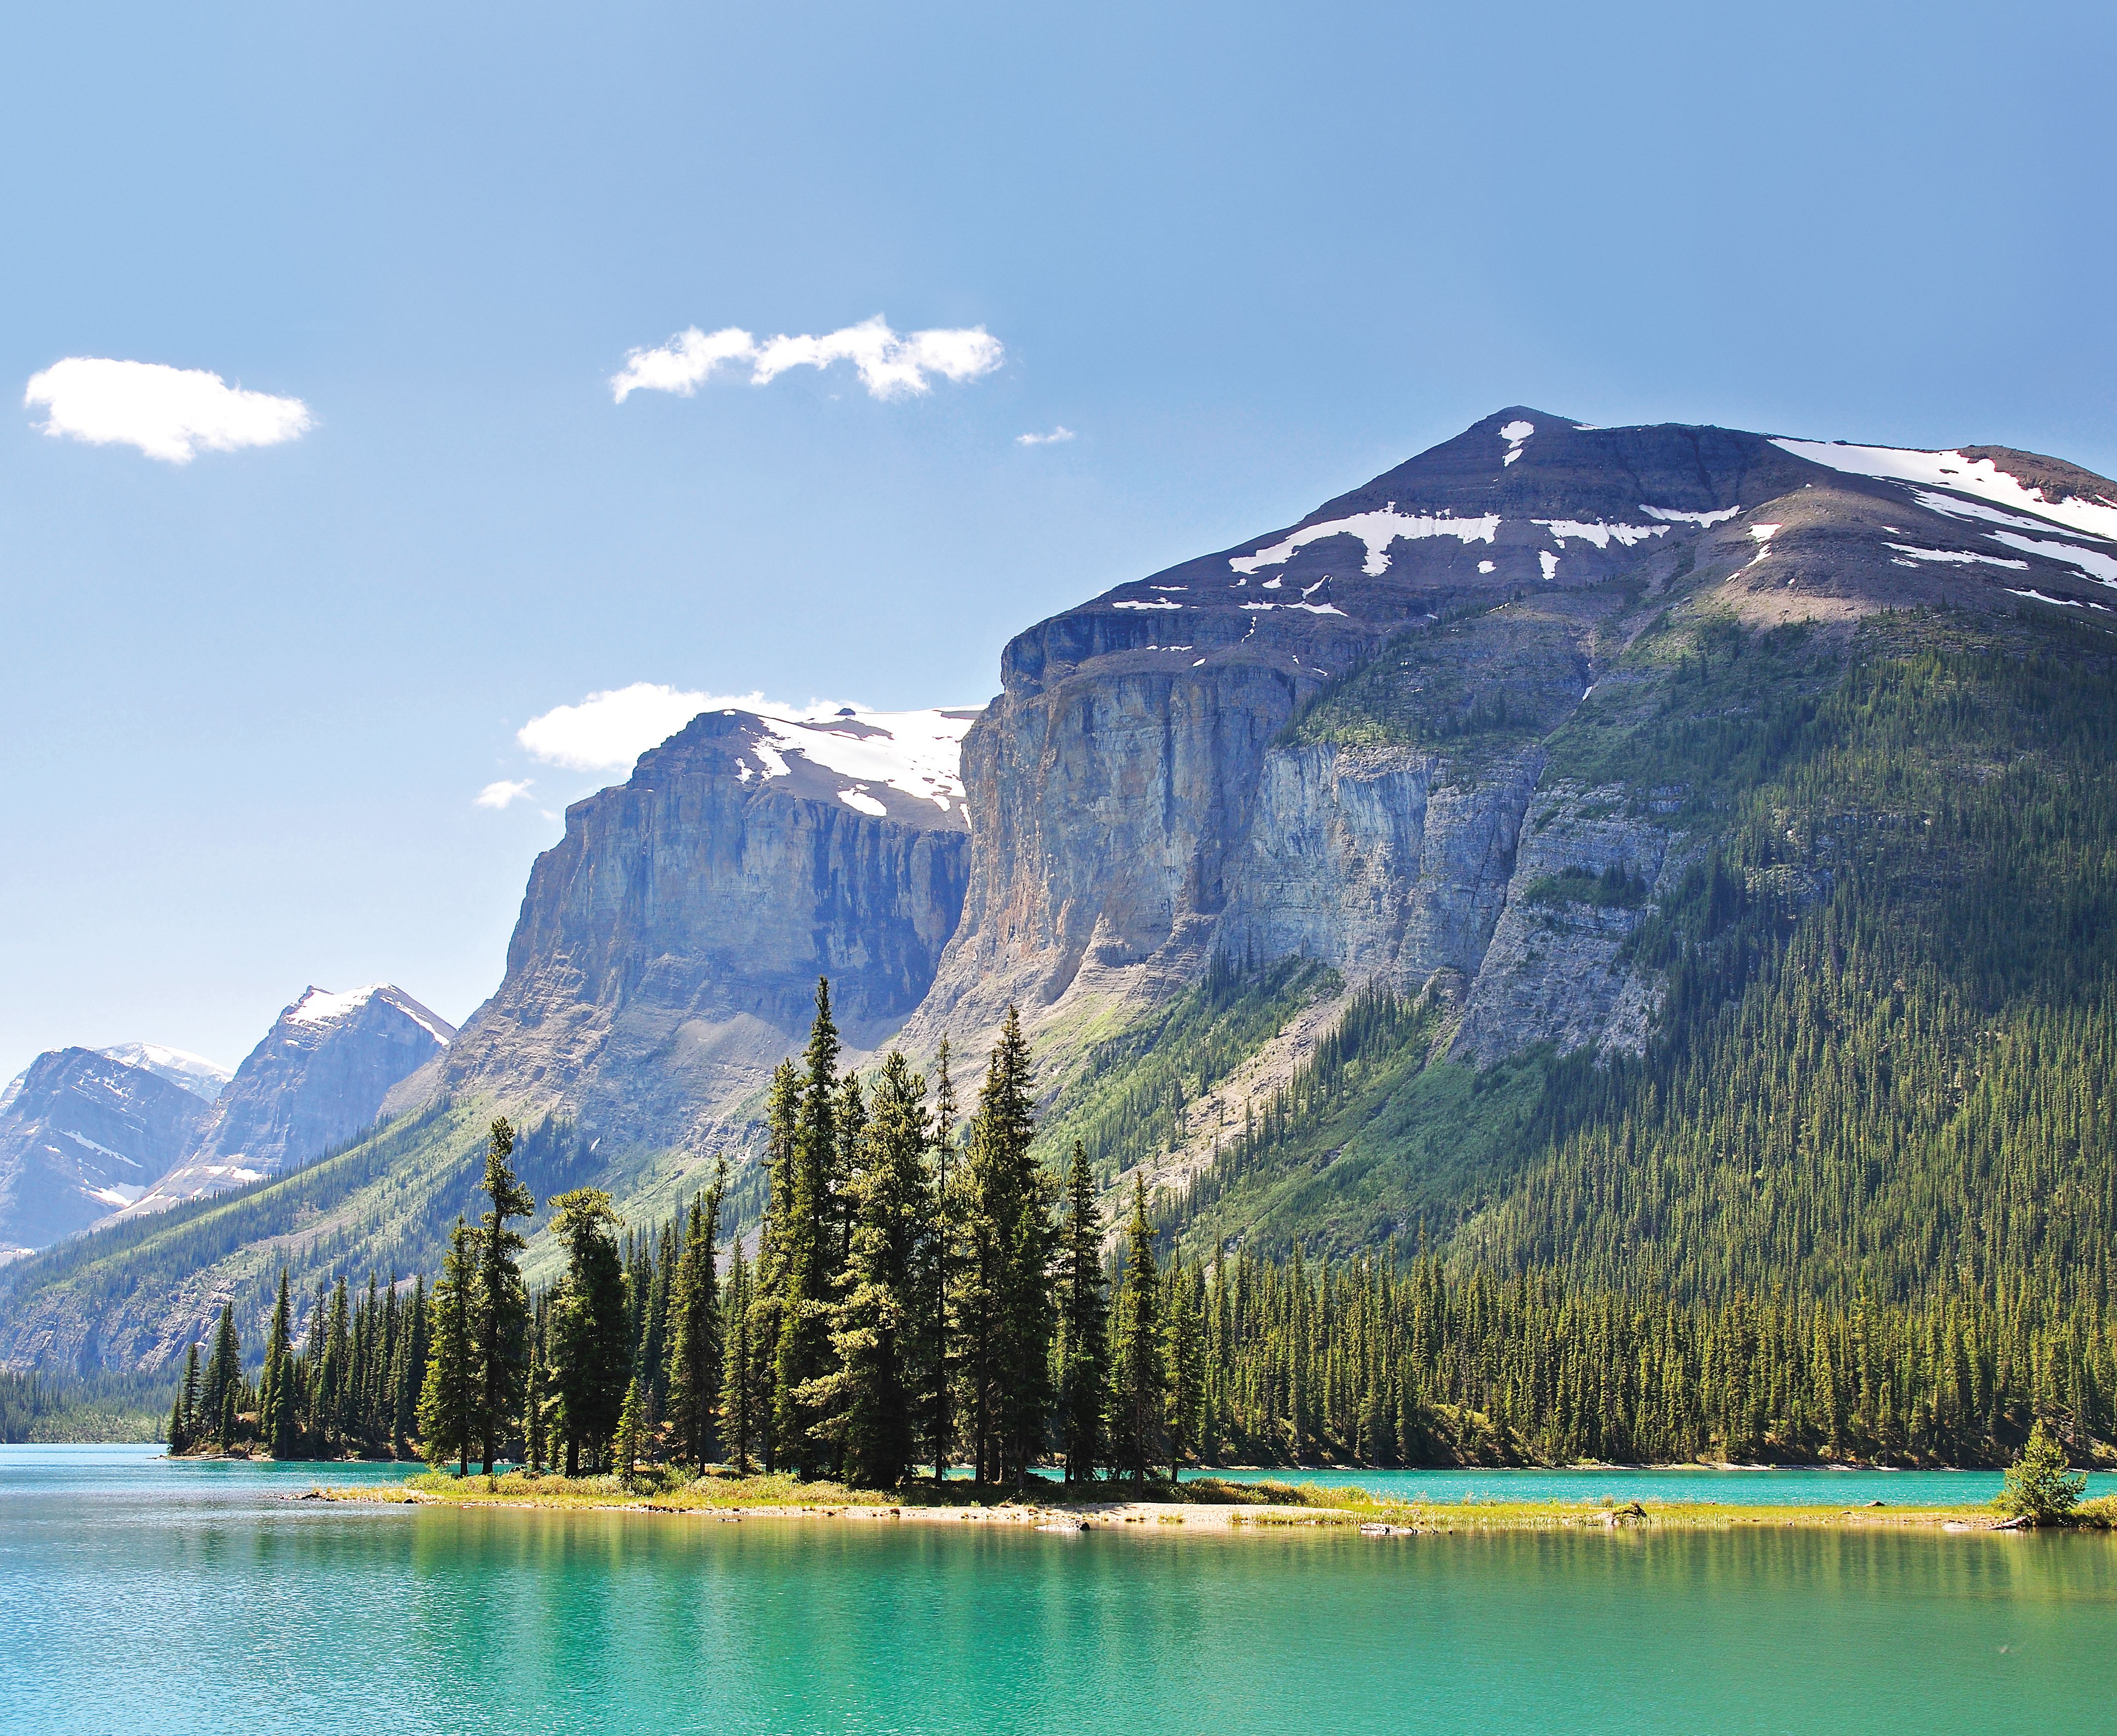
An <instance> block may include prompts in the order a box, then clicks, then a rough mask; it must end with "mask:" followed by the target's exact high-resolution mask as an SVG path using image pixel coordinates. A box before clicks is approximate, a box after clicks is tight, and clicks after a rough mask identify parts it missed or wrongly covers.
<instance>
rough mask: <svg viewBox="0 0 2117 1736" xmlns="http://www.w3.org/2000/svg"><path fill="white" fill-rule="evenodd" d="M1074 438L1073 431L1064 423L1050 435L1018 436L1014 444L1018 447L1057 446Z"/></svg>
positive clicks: (1015, 437)
mask: <svg viewBox="0 0 2117 1736" xmlns="http://www.w3.org/2000/svg"><path fill="white" fill-rule="evenodd" d="M1072 438H1073V431H1072V429H1071V428H1069V427H1067V426H1066V424H1065V423H1064V422H1060V423H1059V424H1058V427H1055V428H1054V429H1053V430H1052V431H1051V432H1049V434H1017V435H1016V436H1014V443H1015V445H1017V446H1057V445H1058V443H1059V441H1064V440H1071V439H1072Z"/></svg>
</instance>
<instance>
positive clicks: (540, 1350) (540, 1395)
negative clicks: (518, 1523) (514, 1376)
mask: <svg viewBox="0 0 2117 1736" xmlns="http://www.w3.org/2000/svg"><path fill="white" fill-rule="evenodd" d="M549 1318H550V1310H549V1309H548V1306H547V1303H546V1300H545V1299H544V1298H543V1297H542V1296H541V1295H540V1296H538V1297H537V1303H536V1307H535V1309H534V1310H533V1313H532V1315H531V1318H530V1325H529V1389H528V1397H527V1398H526V1399H525V1400H524V1401H523V1407H522V1433H523V1457H524V1460H525V1463H526V1468H527V1469H528V1472H529V1475H531V1476H533V1477H536V1476H542V1475H543V1473H544V1467H545V1466H547V1464H548V1463H549V1462H550V1461H551V1452H550V1435H549V1433H548V1415H549V1411H550V1407H551V1362H550V1360H549V1355H548V1340H547V1328H548V1324H549Z"/></svg>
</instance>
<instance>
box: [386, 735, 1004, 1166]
mask: <svg viewBox="0 0 2117 1736" xmlns="http://www.w3.org/2000/svg"><path fill="white" fill-rule="evenodd" d="M970 716H971V713H923V714H910V715H908V716H902V717H898V718H895V719H894V720H892V719H891V718H880V719H874V718H855V717H847V718H836V719H828V720H825V721H824V722H823V723H816V724H807V725H789V724H786V723H782V722H777V721H775V720H772V719H767V718H758V717H756V716H754V715H752V714H751V713H745V712H733V711H727V712H708V713H706V714H704V715H703V716H702V717H699V718H696V719H694V721H693V722H692V723H690V725H689V726H688V727H685V729H684V730H683V731H681V732H680V733H678V734H677V735H676V736H672V737H671V738H670V740H668V741H666V742H664V743H663V744H662V746H660V747H657V748H656V749H654V750H653V751H652V752H650V753H648V754H645V755H642V756H641V757H640V760H639V765H638V767H637V769H635V770H634V773H633V776H632V778H631V779H630V781H629V782H628V783H625V784H623V785H622V786H620V787H617V788H615V789H608V790H604V791H602V792H600V793H599V794H597V795H595V796H591V797H589V798H588V800H587V801H580V802H576V803H575V804H574V806H572V807H570V809H568V810H567V812H566V835H565V838H564V839H563V840H562V841H561V842H560V843H558V844H557V845H556V846H554V847H552V848H551V849H550V850H547V851H546V852H544V854H543V855H542V856H539V857H538V858H537V864H536V866H535V867H534V869H533V870H532V871H531V874H530V878H529V888H528V892H527V893H526V894H525V895H524V897H523V901H522V913H521V916H520V918H519V920H518V921H517V922H516V924H515V929H514V938H513V940H511V941H510V944H509V947H508V954H507V973H506V976H505V979H504V980H503V981H502V982H501V984H500V989H499V990H498V991H497V992H496V994H495V995H494V996H493V997H492V999H491V1000H489V1001H487V1003H486V1004H485V1005H483V1006H482V1007H481V1008H480V1009H478V1010H477V1013H475V1014H474V1015H473V1017H472V1018H471V1019H470V1020H469V1021H468V1023H466V1024H465V1026H464V1030H463V1032H462V1035H461V1036H460V1037H459V1039H458V1040H457V1041H456V1042H455V1044H454V1046H452V1047H451V1049H450V1051H449V1053H448V1055H447V1056H446V1057H445V1060H441V1061H440V1062H438V1063H437V1064H436V1065H434V1066H432V1067H431V1068H429V1069H427V1071H426V1072H425V1073H422V1075H421V1076H420V1077H419V1078H417V1079H415V1080H411V1081H408V1082H407V1083H406V1085H405V1086H404V1088H403V1089H401V1090H400V1091H399V1092H397V1093H396V1094H395V1095H394V1097H393V1098H392V1101H391V1106H392V1108H393V1110H394V1109H397V1108H402V1107H409V1106H413V1105H415V1104H417V1103H419V1102H422V1101H431V1099H432V1098H434V1097H436V1096H439V1095H448V1096H452V1097H461V1096H464V1095H465V1094H473V1093H481V1092H482V1093H487V1094H490V1095H491V1096H492V1097H494V1098H495V1099H496V1101H498V1102H500V1104H502V1105H504V1106H508V1107H510V1109H512V1110H516V1111H518V1112H522V1113H533V1112H536V1111H539V1110H563V1111H565V1112H566V1113H568V1114H570V1115H573V1116H574V1117H575V1118H576V1119H577V1120H580V1121H581V1122H582V1123H583V1124H585V1125H587V1126H588V1127H591V1128H593V1129H595V1130H596V1131H597V1133H598V1134H601V1135H605V1136H609V1137H613V1138H616V1140H617V1141H618V1142H620V1143H629V1144H634V1145H642V1146H655V1147H675V1148H683V1149H695V1150H696V1151H698V1152H700V1153H703V1152H705V1151H707V1150H708V1149H709V1148H711V1147H713V1145H714V1144H717V1143H719V1142H721V1141H722V1140H724V1139H726V1138H732V1137H735V1136H736V1134H738V1133H740V1128H741V1126H742V1122H741V1119H740V1115H738V1111H739V1110H740V1106H742V1105H743V1104H744V1102H745V1100H747V1099H749V1098H750V1097H753V1096H754V1094H755V1092H757V1091H758V1090H759V1088H760V1087H762V1086H763V1083H764V1082H765V1080H766V1079H767V1078H768V1076H769V1073H770V1072H771V1069H772V1068H773V1066H774V1065H775V1064H777V1062H778V1061H779V1060H781V1059H782V1057H783V1056H785V1055H786V1054H787V1053H788V1051H789V1050H791V1049H796V1048H798V1047H799V1046H800V1043H801V1041H803V1038H804V1037H805V1032H806V1031H807V1028H808V1024H809V1018H810V1015H811V1013H812V1011H813V1008H814V995H815V988H816V979H817V978H818V977H820V976H828V977H829V978H830V979H831V985H832V992H833V1000H834V1003H835V1009H836V1015H837V1020H838V1023H839V1025H840V1027H841V1028H842V1031H843V1032H844V1033H845V1035H846V1041H848V1043H849V1044H850V1045H851V1046H852V1047H853V1048H854V1049H855V1050H860V1049H863V1048H865V1047H866V1046H869V1045H871V1044H872V1043H874V1042H875V1041H879V1039H881V1038H882V1037H886V1036H888V1034H889V1033H890V1032H892V1031H894V1030H895V1029H896V1028H897V1027H898V1026H899V1025H900V1024H902V1023H903V1021H904V1019H905V1018H906V1015H907V1014H908V1013H910V1012H911V1009H913V1008H914V1007H916V1005H917V1004H919V1000H920V997H921V996H922V995H925V992H926V990H927V987H928V986H929V984H930V983H931V982H932V981H933V977H934V966H935V963H936V962H937V961H938V960H939V958H940V954H941V949H942V947H943V945H944V944H946V943H947V941H948V937H949V935H951V934H952V933H953V932H954V930H955V926H956V922H957V918H958V916H959V915H960V913H961V912H962V901H963V886H964V878H965V871H966V860H965V858H966V842H967V838H966V820H965V815H964V812H963V808H962V801H961V795H962V786H961V784H960V783H958V782H957V780H956V778H955V775H954V770H953V767H952V765H950V766H948V768H947V771H946V775H945V776H929V773H928V771H921V770H920V769H918V768H919V766H920V765H922V764H928V762H929V761H930V760H931V758H932V746H933V743H934V741H948V742H949V743H950V744H951V749H952V741H953V738H954V737H953V736H952V735H951V734H950V733H949V732H950V731H951V730H952V731H953V732H954V733H955V734H958V735H959V734H960V731H961V729H962V727H965V726H966V725H967V723H968V722H969V718H970ZM936 720H939V721H938V722H937V721H936ZM951 720H952V721H951ZM921 732H924V733H921ZM922 744H923V745H922ZM922 755H923V756H924V757H923V758H922ZM948 757H950V758H952V751H951V753H950V755H948ZM861 771H865V772H866V773H869V774H871V775H869V776H866V777H865V778H861V777H857V776H855V775H854V773H858V772H861ZM929 771H930V765H929Z"/></svg>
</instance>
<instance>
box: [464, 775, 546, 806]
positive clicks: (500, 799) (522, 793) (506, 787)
mask: <svg viewBox="0 0 2117 1736" xmlns="http://www.w3.org/2000/svg"><path fill="white" fill-rule="evenodd" d="M530 782H531V780H530V779H528V778H523V779H522V780H521V781H520V782H519V783H509V782H508V781H507V780H506V779H505V778H502V779H501V780H500V782H499V783H488V784H487V785H486V787H484V788H483V789H482V790H480V791H479V792H477V795H475V796H473V797H471V805H472V806H473V807H480V808H504V807H505V806H507V805H508V804H509V803H510V802H515V801H523V799H524V798H526V797H527V796H528V794H529V785H530Z"/></svg>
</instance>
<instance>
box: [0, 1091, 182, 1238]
mask: <svg viewBox="0 0 2117 1736" xmlns="http://www.w3.org/2000/svg"><path fill="white" fill-rule="evenodd" d="M164 1053H173V1051H164ZM186 1059H187V1060H188V1059H191V1058H190V1057H186ZM205 1065H207V1066H210V1063H207V1064H205ZM200 1083H201V1086H202V1087H203V1086H204V1085H207V1084H213V1083H218V1081H217V1080H214V1079H213V1078H211V1076H210V1075H205V1076H203V1077H202V1078H201V1081H200ZM212 1116H213V1104H212V1101H210V1098H208V1097H205V1096H202V1095H201V1093H200V1091H199V1090H197V1089H192V1088H187V1087H186V1086H184V1085H182V1084H179V1083H177V1082H176V1081H175V1080H173V1079H171V1078H167V1077H164V1075H163V1074H162V1073H159V1072H157V1071H155V1070H154V1069H150V1068H146V1067H138V1066H131V1065H128V1064H127V1063H126V1062H124V1061H122V1060H118V1059H116V1058H115V1057H113V1056H112V1055H104V1054H101V1053H99V1052H98V1051H97V1050H93V1049H54V1050H50V1051H48V1053H46V1054H44V1055H39V1056H38V1057H37V1058H36V1060H35V1061H33V1062H31V1063H30V1066H29V1068H28V1069H27V1071H25V1073H23V1074H22V1075H21V1078H18V1079H16V1080H15V1081H14V1082H13V1083H12V1084H11V1085H9V1086H8V1087H7V1091H6V1092H5V1094H4V1096H0V1250H5V1249H22V1248H40V1247H43V1246H44V1245H45V1244H47V1243H50V1242H55V1241H57V1240H59V1239H60V1238H61V1237H62V1236H66V1235H72V1234H73V1233H74V1232H75V1231H76V1230H85V1229H86V1228H88V1226H90V1225H91V1224H93V1223H95V1221H97V1220H98V1219H99V1218H103V1217H108V1216H109V1215H110V1214H111V1213H112V1212H115V1211H118V1210H120V1209H122V1207H125V1206H127V1205H129V1204H131V1203H132V1202H133V1201H134V1200H136V1199H138V1198H141V1195H143V1194H145V1193H146V1191H147V1189H149V1188H150V1187H151V1186H152V1185H153V1184H155V1181H156V1180H159V1178H160V1177H161V1176H162V1175H164V1174H165V1173H166V1172H167V1171H168V1170H169V1169H171V1168H172V1167H173V1166H175V1165H176V1164H177V1163H178V1162H179V1161H182V1158H183V1157H184V1155H185V1153H186V1152H187V1151H189V1150H190V1148H191V1145H192V1143H194V1142H195V1141H196V1139H197V1138H198V1136H199V1133H200V1131H201V1129H202V1128H204V1127H205V1125H206V1124H208V1123H210V1120H211V1119H212Z"/></svg>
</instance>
